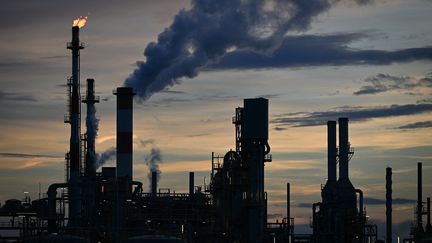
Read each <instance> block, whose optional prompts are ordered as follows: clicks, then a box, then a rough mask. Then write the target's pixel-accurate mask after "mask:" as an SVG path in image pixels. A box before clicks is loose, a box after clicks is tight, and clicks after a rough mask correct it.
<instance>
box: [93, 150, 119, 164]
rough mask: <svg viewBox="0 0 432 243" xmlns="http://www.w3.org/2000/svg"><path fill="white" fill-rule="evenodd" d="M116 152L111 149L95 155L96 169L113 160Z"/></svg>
mask: <svg viewBox="0 0 432 243" xmlns="http://www.w3.org/2000/svg"><path fill="white" fill-rule="evenodd" d="M116 154H117V151H116V148H114V147H111V148H109V149H107V150H106V151H104V152H102V153H100V154H97V155H96V158H97V159H96V163H95V166H96V169H98V168H99V167H101V166H103V165H104V164H105V163H106V162H107V161H110V160H112V159H114V157H115V156H116Z"/></svg>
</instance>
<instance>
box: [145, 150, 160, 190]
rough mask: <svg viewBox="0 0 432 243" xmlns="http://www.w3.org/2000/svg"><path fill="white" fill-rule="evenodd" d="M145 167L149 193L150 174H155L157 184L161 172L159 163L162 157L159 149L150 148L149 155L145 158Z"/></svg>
mask: <svg viewBox="0 0 432 243" xmlns="http://www.w3.org/2000/svg"><path fill="white" fill-rule="evenodd" d="M145 162H146V165H147V166H148V168H149V172H148V173H147V178H148V180H149V190H150V191H151V182H152V172H157V181H158V182H159V179H160V174H161V173H162V171H161V170H160V169H159V163H160V162H162V155H161V151H160V149H158V148H156V147H152V148H151V149H150V154H148V155H147V156H146V157H145Z"/></svg>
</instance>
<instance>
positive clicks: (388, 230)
mask: <svg viewBox="0 0 432 243" xmlns="http://www.w3.org/2000/svg"><path fill="white" fill-rule="evenodd" d="M386 242H387V243H391V242H392V168H390V167H387V169H386Z"/></svg>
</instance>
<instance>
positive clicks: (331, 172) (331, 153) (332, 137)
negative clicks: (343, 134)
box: [327, 121, 337, 181]
mask: <svg viewBox="0 0 432 243" xmlns="http://www.w3.org/2000/svg"><path fill="white" fill-rule="evenodd" d="M336 150H337V148H336V121H328V122H327V173H328V175H327V178H328V181H336V153H337V151H336Z"/></svg>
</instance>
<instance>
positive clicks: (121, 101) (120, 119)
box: [114, 87, 135, 181]
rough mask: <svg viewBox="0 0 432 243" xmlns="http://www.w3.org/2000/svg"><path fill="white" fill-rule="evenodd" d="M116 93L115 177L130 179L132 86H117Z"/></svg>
mask: <svg viewBox="0 0 432 243" xmlns="http://www.w3.org/2000/svg"><path fill="white" fill-rule="evenodd" d="M114 94H115V95H117V177H120V178H125V179H127V180H128V181H132V146H133V139H132V134H133V133H132V128H133V111H132V106H133V96H134V95H135V93H134V92H133V89H132V88H129V87H119V88H117V91H116V92H115V93H114Z"/></svg>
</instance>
